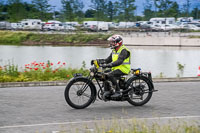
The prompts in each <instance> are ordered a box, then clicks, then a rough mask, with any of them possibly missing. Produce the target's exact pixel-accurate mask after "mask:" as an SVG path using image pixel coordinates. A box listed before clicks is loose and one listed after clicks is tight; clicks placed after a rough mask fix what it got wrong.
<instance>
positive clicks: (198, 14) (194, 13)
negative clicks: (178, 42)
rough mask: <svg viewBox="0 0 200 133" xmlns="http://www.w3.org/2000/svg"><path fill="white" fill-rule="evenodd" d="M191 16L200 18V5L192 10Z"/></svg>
mask: <svg viewBox="0 0 200 133" xmlns="http://www.w3.org/2000/svg"><path fill="white" fill-rule="evenodd" d="M191 16H192V17H193V18H194V19H200V9H199V8H198V7H196V8H194V9H193V10H192V12H191Z"/></svg>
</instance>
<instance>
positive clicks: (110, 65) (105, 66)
mask: <svg viewBox="0 0 200 133" xmlns="http://www.w3.org/2000/svg"><path fill="white" fill-rule="evenodd" d="M101 67H103V68H107V67H108V68H111V67H112V64H111V63H109V64H102V65H101Z"/></svg>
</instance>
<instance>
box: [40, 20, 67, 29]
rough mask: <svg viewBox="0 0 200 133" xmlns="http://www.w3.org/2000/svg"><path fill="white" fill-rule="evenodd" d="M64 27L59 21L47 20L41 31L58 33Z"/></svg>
mask: <svg viewBox="0 0 200 133" xmlns="http://www.w3.org/2000/svg"><path fill="white" fill-rule="evenodd" d="M63 29H64V26H63V24H62V23H61V22H60V21H56V20H49V21H48V22H47V23H45V24H44V26H43V30H48V31H49V30H55V31H60V30H63Z"/></svg>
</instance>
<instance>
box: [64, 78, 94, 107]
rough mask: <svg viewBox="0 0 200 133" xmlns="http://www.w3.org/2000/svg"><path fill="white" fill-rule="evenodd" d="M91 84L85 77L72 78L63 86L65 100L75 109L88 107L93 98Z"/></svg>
mask: <svg viewBox="0 0 200 133" xmlns="http://www.w3.org/2000/svg"><path fill="white" fill-rule="evenodd" d="M94 89H95V88H94V86H93V84H92V83H91V82H90V81H88V79H86V78H77V79H76V80H72V81H70V82H69V84H68V85H67V86H66V88H65V93H64V95H65V100H66V102H67V103H68V104H69V105H70V106H71V107H72V108H75V109H83V108H86V107H88V106H89V105H90V104H91V103H92V102H93V101H94V100H95V90H94Z"/></svg>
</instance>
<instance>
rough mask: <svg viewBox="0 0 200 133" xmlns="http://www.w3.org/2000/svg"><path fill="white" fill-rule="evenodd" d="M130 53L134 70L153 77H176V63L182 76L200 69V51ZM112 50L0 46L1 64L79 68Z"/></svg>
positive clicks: (171, 49) (136, 49) (152, 49)
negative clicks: (61, 65)
mask: <svg viewBox="0 0 200 133" xmlns="http://www.w3.org/2000/svg"><path fill="white" fill-rule="evenodd" d="M128 48H129V49H130V50H131V52H132V53H131V54H132V55H131V67H132V68H141V69H142V71H151V72H152V75H153V77H159V75H160V73H163V75H164V76H165V77H176V76H177V74H178V73H179V71H178V67H177V62H179V63H180V64H182V65H184V66H185V67H184V72H183V75H182V76H183V77H196V76H197V73H198V67H199V66H200V48H198V47H195V48H188V47H187V48H186V47H184V48H179V47H131V46H130V47H128ZM110 52H111V50H110V48H102V47H73V46H66V47H53V46H7V45H1V46H0V65H1V66H3V65H5V64H8V62H9V61H10V62H12V63H14V64H15V65H18V66H20V67H24V65H25V64H28V63H31V62H33V61H36V62H47V60H50V61H51V62H53V63H54V64H56V63H57V62H58V61H61V62H66V64H67V65H66V67H73V68H80V67H81V66H82V62H83V61H85V63H86V67H87V68H90V61H91V60H92V59H97V58H106V57H107V56H109V54H110Z"/></svg>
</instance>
